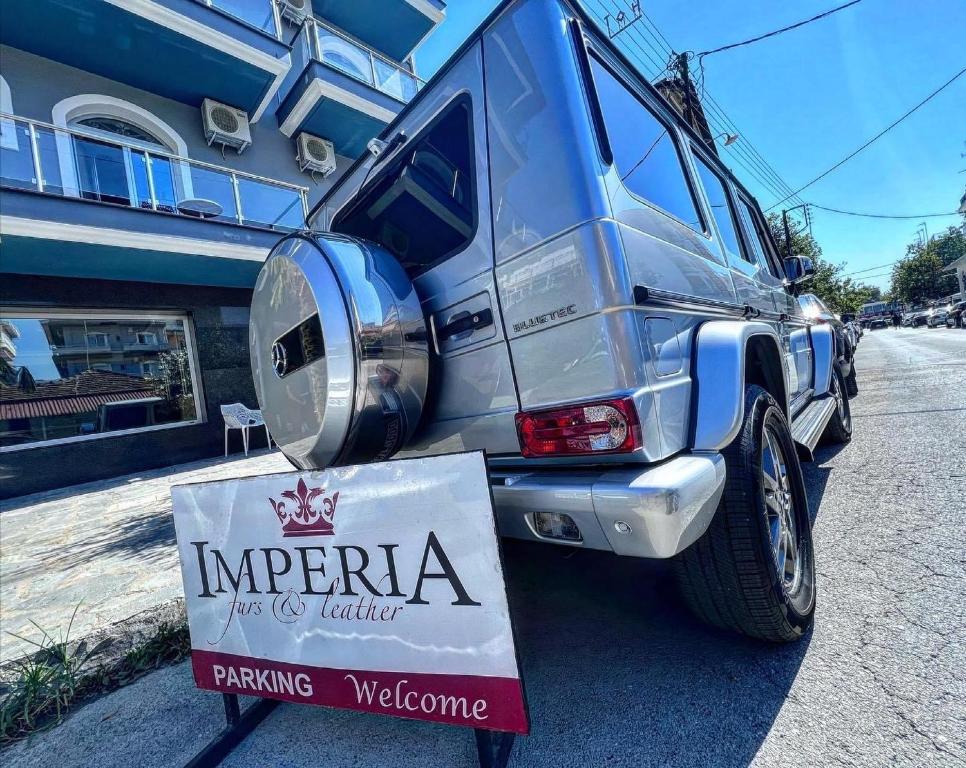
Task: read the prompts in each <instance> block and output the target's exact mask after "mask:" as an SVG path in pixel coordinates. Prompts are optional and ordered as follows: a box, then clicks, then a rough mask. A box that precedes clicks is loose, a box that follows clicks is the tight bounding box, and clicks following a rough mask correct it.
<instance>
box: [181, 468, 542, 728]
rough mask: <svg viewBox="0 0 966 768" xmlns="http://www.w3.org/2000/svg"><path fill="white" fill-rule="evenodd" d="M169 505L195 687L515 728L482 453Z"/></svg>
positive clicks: (222, 485)
mask: <svg viewBox="0 0 966 768" xmlns="http://www.w3.org/2000/svg"><path fill="white" fill-rule="evenodd" d="M172 497H173V501H174V520H175V527H176V529H177V537H178V551H179V554H180V556H181V572H182V575H183V578H184V589H185V599H186V604H187V609H188V625H189V629H190V633H191V647H192V654H191V658H192V666H193V669H194V675H195V681H196V683H197V685H198V687H200V688H206V689H209V690H217V691H222V692H224V693H238V694H247V695H256V696H263V697H266V698H274V699H281V700H283V701H293V702H298V703H305V704H321V705H325V706H335V707H346V708H349V709H358V710H364V711H367V712H380V713H383V714H391V715H398V716H401V717H411V718H418V719H422V720H434V721H438V722H444V723H451V724H457V725H467V726H472V727H474V728H485V729H491V730H499V731H512V732H516V733H527V732H528V731H529V722H528V718H527V713H526V706H525V704H524V698H523V688H522V685H521V682H520V673H519V669H518V665H517V659H516V651H515V648H514V643H513V632H512V629H511V626H510V615H509V611H508V608H507V600H506V586H505V584H504V580H503V570H502V567H501V563H500V554H499V549H498V541H497V534H496V527H495V523H494V518H493V508H492V503H491V499H490V490H489V485H488V481H487V476H486V466H485V463H484V459H483V454H482V453H463V454H453V455H449V456H439V457H435V458H426V459H409V460H404V461H390V462H384V463H380V464H366V465H363V466H356V467H339V468H334V469H330V470H326V471H324V472H292V473H284V474H277V475H265V476H261V477H250V478H243V479H238V480H227V481H223V482H215V483H201V484H197V485H185V486H179V487H176V488H173V489H172Z"/></svg>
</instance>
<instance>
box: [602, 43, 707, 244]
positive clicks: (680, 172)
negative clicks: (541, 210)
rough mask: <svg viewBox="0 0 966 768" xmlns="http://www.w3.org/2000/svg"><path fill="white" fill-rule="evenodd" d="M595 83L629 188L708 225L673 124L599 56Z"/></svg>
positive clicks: (688, 220)
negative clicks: (690, 183) (675, 135)
mask: <svg viewBox="0 0 966 768" xmlns="http://www.w3.org/2000/svg"><path fill="white" fill-rule="evenodd" d="M591 68H592V69H593V73H594V84H595V85H596V87H597V95H598V97H599V99H600V108H601V111H602V112H603V115H604V124H605V125H606V126H607V138H608V139H609V140H610V145H611V149H612V150H613V153H614V165H615V166H616V167H617V171H618V173H620V178H621V182H622V183H623V185H624V187H625V188H626V189H627V190H628V191H629V192H630V193H631V194H633V195H634V196H635V197H638V198H640V199H641V200H643V201H644V202H646V203H650V204H651V205H654V206H657V207H658V208H660V209H661V210H662V211H664V212H666V213H669V214H670V215H671V216H674V217H675V218H677V219H679V220H680V221H682V222H684V223H685V224H687V225H688V226H689V227H691V228H692V229H694V230H696V231H698V232H701V231H703V226H702V222H701V218H700V216H699V215H698V209H697V206H696V205H695V202H694V196H693V195H692V194H691V187H690V185H689V184H688V179H687V175H686V174H685V172H684V165H683V164H682V162H681V154H680V152H679V151H678V147H677V143H676V141H675V138H674V134H673V133H672V131H671V128H670V126H669V125H668V124H666V123H665V122H664V121H663V120H661V119H659V118H658V117H657V115H656V114H655V113H654V112H652V111H651V109H650V108H649V107H647V106H646V105H645V104H644V102H643V101H641V99H640V97H638V96H637V95H636V94H634V93H633V92H632V91H631V90H630V89H629V88H627V86H625V85H624V83H622V82H621V81H620V80H619V79H618V78H617V77H615V76H614V75H613V74H612V73H611V71H610V70H609V69H608V68H607V67H605V66H604V65H603V64H602V63H601V62H600V61H599V60H598V59H597V58H592V59H591Z"/></svg>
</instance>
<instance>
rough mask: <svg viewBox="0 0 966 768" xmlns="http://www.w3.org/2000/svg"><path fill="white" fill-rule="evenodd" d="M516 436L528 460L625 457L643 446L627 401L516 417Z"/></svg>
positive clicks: (614, 401) (632, 408) (633, 410)
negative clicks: (614, 455)
mask: <svg viewBox="0 0 966 768" xmlns="http://www.w3.org/2000/svg"><path fill="white" fill-rule="evenodd" d="M517 434H518V435H519V437H520V448H521V450H522V453H523V455H524V456H526V457H528V458H537V457H540V456H581V455H587V454H600V453H629V452H631V451H633V450H636V449H637V448H640V447H641V446H642V445H643V444H644V441H643V438H642V436H641V424H640V421H639V420H638V417H637V409H636V408H635V407H634V401H633V400H632V399H631V398H629V397H625V398H623V399H621V400H605V401H603V402H598V403H587V404H586V405H574V406H569V407H567V408H554V409H553V410H548V411H537V412H534V413H518V414H517Z"/></svg>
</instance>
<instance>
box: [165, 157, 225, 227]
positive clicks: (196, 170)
mask: <svg viewBox="0 0 966 768" xmlns="http://www.w3.org/2000/svg"><path fill="white" fill-rule="evenodd" d="M171 165H172V169H173V171H174V179H173V182H174V188H175V190H176V193H177V197H178V212H179V213H182V214H184V215H186V216H194V217H196V218H199V219H211V220H215V221H237V220H238V210H237V208H236V207H235V189H234V186H233V185H232V183H231V174H230V173H227V172H225V171H220V170H217V169H214V168H205V167H202V166H197V165H192V164H190V163H186V162H184V161H181V160H172V161H171Z"/></svg>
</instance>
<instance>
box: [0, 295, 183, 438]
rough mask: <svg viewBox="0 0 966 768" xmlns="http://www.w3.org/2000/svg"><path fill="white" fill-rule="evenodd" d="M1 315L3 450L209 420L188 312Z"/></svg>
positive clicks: (0, 423) (0, 424)
mask: <svg viewBox="0 0 966 768" xmlns="http://www.w3.org/2000/svg"><path fill="white" fill-rule="evenodd" d="M2 315H3V325H4V328H6V329H7V331H6V332H5V341H6V342H7V343H6V345H5V348H4V354H3V355H2V356H0V450H15V449H18V448H23V447H33V446H41V445H48V444H52V443H59V442H66V441H75V440H84V439H91V438H96V437H105V436H110V435H112V434H114V435H116V434H121V433H128V432H132V431H141V430H150V429H159V428H163V427H171V426H176V425H181V424H191V423H196V422H198V421H201V420H202V416H201V414H202V408H201V401H200V397H199V391H198V384H197V382H198V380H199V379H198V374H197V370H196V366H195V362H194V357H193V352H192V339H191V329H190V324H189V322H188V319H187V317H185V316H183V315H167V314H164V315H151V316H148V317H145V316H140V317H138V316H135V315H130V314H122V313H112V312H99V313H91V314H88V313H76V314H75V313H59V312H46V313H44V312H26V311H23V310H14V309H4V310H3V311H2Z"/></svg>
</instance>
